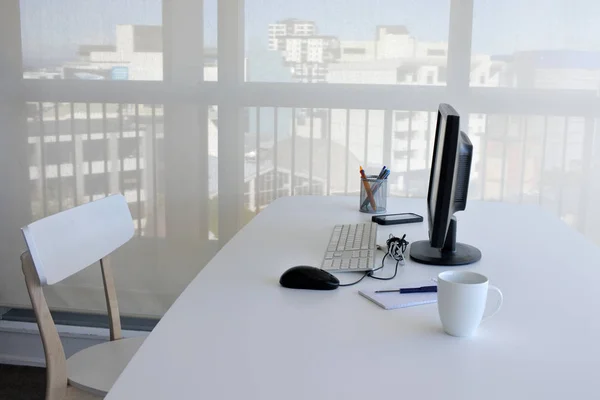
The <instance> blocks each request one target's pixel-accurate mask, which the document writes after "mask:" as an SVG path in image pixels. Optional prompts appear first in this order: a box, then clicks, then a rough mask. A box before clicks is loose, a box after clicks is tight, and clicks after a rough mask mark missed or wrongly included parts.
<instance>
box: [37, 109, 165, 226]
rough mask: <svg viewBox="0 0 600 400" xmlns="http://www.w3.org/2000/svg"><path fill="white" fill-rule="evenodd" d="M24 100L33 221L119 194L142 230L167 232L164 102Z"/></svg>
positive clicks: (136, 224)
mask: <svg viewBox="0 0 600 400" xmlns="http://www.w3.org/2000/svg"><path fill="white" fill-rule="evenodd" d="M27 106H28V117H27V128H28V129H27V133H28V146H29V179H30V182H31V185H30V188H31V194H30V196H31V197H30V199H31V211H32V214H33V219H34V220H36V219H39V218H43V217H44V216H47V215H51V214H54V213H57V212H59V211H62V210H65V209H68V208H72V207H75V206H77V205H80V204H83V203H87V202H89V201H92V200H97V199H99V198H103V197H105V196H107V195H109V194H112V193H118V192H120V193H122V194H123V195H124V196H125V198H126V199H127V202H128V203H129V207H130V210H131V214H132V217H133V219H134V224H135V226H136V231H137V234H138V235H139V236H154V237H164V236H165V222H164V220H165V202H164V190H165V183H164V166H163V165H164V161H163V157H164V156H163V153H164V151H163V147H164V145H163V139H164V134H163V122H162V121H163V117H162V114H163V113H162V106H160V105H148V104H97V103H92V104H86V103H28V104H27Z"/></svg>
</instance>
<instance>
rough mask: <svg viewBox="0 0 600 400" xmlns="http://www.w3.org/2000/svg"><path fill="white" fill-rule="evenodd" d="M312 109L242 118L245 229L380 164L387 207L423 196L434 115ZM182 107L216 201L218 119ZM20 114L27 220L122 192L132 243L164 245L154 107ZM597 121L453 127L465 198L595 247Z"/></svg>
mask: <svg viewBox="0 0 600 400" xmlns="http://www.w3.org/2000/svg"><path fill="white" fill-rule="evenodd" d="M247 100H248V99H247ZM321 105H322V104H319V106H318V107H308V108H306V107H279V106H275V107H273V106H248V107H246V108H245V112H244V113H243V124H242V125H243V130H244V168H243V170H244V176H243V189H240V191H242V190H243V197H244V199H245V200H244V202H243V206H242V207H244V208H245V210H242V215H243V218H244V221H247V220H249V219H250V218H251V217H252V216H253V215H254V214H256V213H257V212H259V211H260V210H261V209H262V208H264V207H265V206H267V205H268V204H269V203H270V202H271V201H273V200H275V199H276V198H278V197H281V196H289V195H304V194H325V195H338V194H355V193H357V192H358V190H359V179H358V166H359V165H363V166H364V167H365V168H366V169H367V170H368V171H369V170H370V171H373V172H375V171H378V170H379V169H380V168H381V166H382V165H387V166H388V167H389V168H391V170H392V175H391V177H390V185H389V187H390V195H392V196H417V197H425V196H426V192H427V182H428V179H429V172H428V168H429V165H430V159H431V156H432V149H433V139H434V134H435V132H434V130H435V122H436V113H435V108H433V107H431V108H429V107H422V109H415V108H414V107H413V108H412V109H410V110H403V109H400V110H397V109H371V108H366V109H365V108H359V109H357V108H335V107H321ZM193 108H195V109H197V110H198V111H201V110H205V112H202V113H200V115H204V117H205V118H206V122H205V126H206V127H207V129H206V130H205V131H204V132H200V131H199V132H198V135H203V134H206V135H207V138H206V140H207V142H208V144H207V146H206V148H205V150H204V152H203V153H198V158H200V159H201V164H202V165H206V166H207V168H206V170H205V171H204V173H202V174H200V177H201V179H200V181H199V182H195V183H193V184H194V185H198V186H199V187H201V188H203V189H202V190H203V191H204V192H206V193H208V199H209V200H208V202H215V201H217V200H216V199H217V198H218V196H219V187H218V181H217V180H218V165H219V154H218V140H219V124H218V109H217V108H216V107H213V106H204V105H196V106H193ZM28 110H29V113H28V118H27V124H28V143H29V148H30V153H29V154H30V156H29V171H30V180H31V208H32V214H33V216H34V218H35V219H37V218H41V217H43V216H45V215H49V214H52V213H55V212H58V211H60V210H62V209H65V208H68V207H72V206H75V205H77V204H81V203H83V202H87V201H90V200H94V199H96V198H99V197H102V196H105V195H107V194H110V193H114V192H123V193H124V194H125V196H126V198H127V199H128V202H129V203H130V207H131V211H132V215H133V216H134V219H135V221H136V222H135V223H136V229H137V233H138V235H140V236H155V237H165V236H167V235H168V234H169V232H168V231H167V228H166V226H167V224H166V219H167V218H168V216H167V212H166V211H165V210H166V208H165V203H167V202H168V201H169V198H170V196H172V195H173V194H172V193H170V192H169V189H168V186H167V183H166V179H167V178H166V173H165V170H166V171H167V173H168V170H169V162H171V163H173V162H176V160H170V161H168V160H166V159H165V154H164V147H165V146H166V145H167V141H169V140H171V141H177V140H178V139H177V137H178V135H177V132H169V130H168V128H165V127H164V124H165V121H164V110H163V105H162V104H151V105H146V104H139V103H134V104H131V103H80V102H67V103H65V102H53V103H46V102H33V103H29V107H28ZM597 117H598V116H594V115H590V114H584V115H581V116H577V115H573V113H569V114H568V115H557V114H551V115H540V114H537V113H531V114H523V113H497V112H487V113H485V112H479V111H478V112H477V113H473V114H471V115H470V116H463V118H464V121H465V123H463V126H464V128H467V129H468V133H469V135H470V138H471V140H472V141H473V144H474V148H475V154H474V160H473V167H472V173H471V186H470V193H469V194H470V198H472V199H484V200H493V201H509V202H517V203H534V204H540V205H541V206H543V207H545V208H548V209H549V210H551V211H552V212H554V213H556V214H557V215H558V216H560V217H561V218H563V219H564V220H565V221H566V222H568V223H569V224H571V225H573V226H575V227H577V228H578V229H580V230H582V231H584V232H586V233H588V234H590V235H591V236H592V237H595V238H596V239H600V229H598V228H596V225H595V224H590V223H589V221H588V220H587V210H588V207H589V205H590V204H592V202H595V201H597V200H598V197H599V194H600V191H599V190H598V187H597V185H594V183H593V182H594V181H596V180H597V179H595V178H597V176H595V174H596V170H597V168H596V167H597V166H598V165H600V156H599V154H600V152H599V151H598V150H599V149H598V147H597V143H598V138H599V135H600V129H599V128H598V119H597ZM464 128H463V129H464ZM398 132H401V133H402V134H401V135H399V134H398ZM202 140H204V139H202ZM179 171H185V166H183V168H182V166H179ZM169 177H170V178H171V179H173V178H174V177H173V176H169ZM204 203H206V200H205V199H198V204H204ZM211 204H212V203H211ZM202 207H204V206H202ZM203 210H205V212H206V213H207V214H209V219H210V221H209V223H208V224H206V225H205V226H206V228H207V230H208V232H206V233H204V234H202V235H201V237H203V238H206V240H217V239H218V232H217V230H218V229H217V226H218V224H217V223H216V222H215V221H213V220H214V219H215V218H217V213H216V212H215V210H214V209H213V207H212V206H210V205H206V207H205V208H203ZM244 221H243V222H244Z"/></svg>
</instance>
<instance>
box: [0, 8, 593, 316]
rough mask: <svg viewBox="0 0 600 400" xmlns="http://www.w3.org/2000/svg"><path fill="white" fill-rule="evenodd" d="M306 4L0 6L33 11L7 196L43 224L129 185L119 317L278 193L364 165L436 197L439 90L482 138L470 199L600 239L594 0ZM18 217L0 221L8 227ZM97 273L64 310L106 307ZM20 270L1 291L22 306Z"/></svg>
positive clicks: (21, 14)
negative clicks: (535, 214) (525, 207)
mask: <svg viewBox="0 0 600 400" xmlns="http://www.w3.org/2000/svg"><path fill="white" fill-rule="evenodd" d="M307 1H308V2H306V1H305V2H299V1H294V2H292V1H284V0H245V1H242V0H228V1H221V0H204V1H203V2H198V1H194V0H181V1H180V0H177V1H168V2H163V1H161V0H129V1H127V2H123V1H118V0H102V1H100V0H90V1H89V2H81V1H78V0H64V1H57V0H21V2H20V3H21V7H20V10H18V9H17V10H16V11H11V15H5V14H4V13H2V12H0V22H2V21H5V19H6V21H18V20H20V21H21V28H20V29H21V32H13V33H14V35H10V36H7V37H9V38H10V37H13V36H14V38H15V39H14V40H12V39H7V40H2V41H0V51H2V54H5V53H6V54H22V59H23V67H24V70H23V71H19V70H16V71H15V70H14V68H20V66H17V67H14V66H13V64H11V63H8V64H6V63H4V64H3V65H2V67H3V68H0V86H1V87H5V86H6V87H10V88H11V90H9V91H0V100H1V101H2V102H6V103H3V104H10V105H11V107H14V110H16V111H17V112H12V110H13V108H11V109H10V110H11V112H9V113H8V114H7V111H6V109H4V108H2V109H0V132H7V133H6V135H7V136H6V137H7V138H9V139H10V140H8V141H7V143H9V144H11V146H3V147H2V148H0V156H1V158H2V160H5V162H6V163H7V165H11V166H12V167H11V168H10V169H9V170H7V171H6V173H7V174H8V175H3V176H8V177H9V178H10V182H9V183H10V184H11V185H13V186H15V185H16V186H18V187H19V188H21V189H22V190H19V191H17V192H15V194H14V196H11V198H13V197H14V199H15V201H14V202H13V203H11V204H10V205H8V206H6V205H4V204H3V205H2V207H10V210H11V213H12V212H13V211H14V214H15V215H25V216H27V217H28V218H30V220H34V219H38V218H42V217H44V216H48V215H51V214H52V213H55V212H58V211H60V210H63V209H65V208H68V207H71V206H74V205H78V204H82V203H84V202H87V201H91V200H93V199H97V198H102V197H104V196H106V195H109V194H111V193H116V192H122V193H126V195H127V198H128V199H129V201H130V202H129V206H130V209H131V212H132V215H133V216H134V218H135V226H136V227H137V228H136V235H135V237H134V238H133V239H132V242H131V249H132V250H127V251H124V252H122V253H119V254H118V255H117V259H116V260H115V263H116V264H122V265H126V266H127V269H123V270H122V273H123V275H124V279H123V280H119V282H121V284H122V286H120V287H119V291H120V292H123V294H124V296H121V299H123V301H122V309H123V313H124V314H125V315H127V314H144V315H157V316H160V315H161V314H162V313H163V312H164V311H165V310H166V309H167V308H168V307H169V306H170V304H171V303H172V301H173V300H174V299H175V298H176V297H177V295H178V294H179V292H180V291H181V290H183V288H185V287H186V286H187V284H188V283H189V281H190V279H191V278H192V277H193V276H194V275H195V274H196V273H197V272H198V271H200V269H201V268H202V267H203V265H205V263H207V262H208V261H209V260H210V258H211V257H213V256H214V254H215V253H216V252H217V251H218V249H219V248H220V247H221V246H222V245H223V244H224V243H226V242H227V241H228V240H229V239H230V238H231V237H233V235H235V233H236V232H237V231H238V230H239V229H240V228H241V226H242V225H243V224H244V223H246V222H248V221H250V220H251V219H252V218H253V217H254V216H256V215H257V213H260V212H261V210H262V209H264V208H265V207H267V206H268V204H270V203H271V202H272V201H274V200H275V199H277V198H279V197H281V196H291V195H302V194H312V195H318V194H324V195H336V194H343V195H353V194H355V193H357V192H358V191H359V190H360V186H359V183H360V181H359V180H358V179H356V178H357V168H358V166H359V165H362V166H363V167H364V168H365V169H366V170H367V172H368V173H371V171H372V172H373V173H377V172H378V171H379V170H380V169H381V167H382V166H383V165H386V166H388V167H390V169H391V170H392V172H393V174H394V175H393V178H392V179H390V183H389V191H390V195H401V196H418V197H425V196H426V194H427V189H428V185H427V183H428V179H429V168H430V165H431V157H432V152H433V141H434V137H435V125H436V119H437V104H438V103H439V102H440V101H442V100H443V101H447V102H449V103H451V104H455V105H457V107H458V106H459V112H460V113H461V129H462V130H463V131H465V132H466V133H467V134H468V135H469V138H470V139H471V141H472V143H473V147H474V159H473V164H472V170H471V186H470V190H469V195H470V197H471V198H473V199H486V200H487V199H489V200H498V201H508V202H517V203H531V204H537V205H540V206H541V207H544V208H546V209H548V210H549V211H550V212H551V213H554V214H555V215H556V216H558V217H560V218H563V219H565V220H566V221H568V223H569V224H571V225H572V226H573V227H575V228H577V229H579V230H580V231H581V232H582V233H583V234H585V235H586V236H587V237H589V238H590V239H591V240H593V241H596V242H600V228H599V227H600V214H598V213H597V212H596V211H595V208H594V207H593V205H594V204H596V203H598V202H599V201H600V195H599V193H600V190H598V189H599V187H598V184H596V182H600V172H599V171H600V145H599V143H600V140H598V138H599V137H600V103H599V102H598V96H597V93H598V88H599V87H600V73H599V71H600V67H599V64H598V62H597V61H598V60H597V58H598V57H597V53H598V52H600V48H599V47H598V42H597V40H595V38H598V37H600V32H599V31H598V29H599V28H598V24H597V23H596V21H595V19H594V17H595V16H597V15H599V14H600V6H599V5H597V4H596V3H595V2H591V1H590V2H584V3H581V2H579V3H578V2H567V1H566V0H557V1H554V2H551V3H548V2H544V1H542V0H531V1H528V2H518V1H516V0H508V1H507V2H503V3H502V4H501V5H500V4H498V2H493V1H490V0H475V1H474V2H468V1H448V0H432V1H430V2H427V4H425V3H424V2H418V1H412V2H399V1H397V0H379V1H377V2H369V1H367V0H346V1H342V0H331V1H325V2H323V1H316V0H307ZM471 3H474V5H473V9H472V10H471V9H469V7H470V5H471ZM0 7H2V6H0ZM450 7H455V9H454V10H452V11H453V12H450ZM4 10H5V8H2V11H4ZM242 10H243V12H242ZM532 10H535V11H536V12H532ZM540 10H541V11H540ZM163 11H166V13H164V15H163ZM219 12H220V13H221V14H219ZM240 13H241V15H240ZM470 15H473V20H472V21H465V20H462V18H465V16H470ZM240 19H244V28H243V29H244V30H243V32H238V31H237V29H238V28H239V24H238V22H239V20H240ZM470 23H472V24H473V26H472V37H465V35H468V34H469V32H471V30H470V29H464V27H465V26H466V25H468V24H470ZM465 24H466V25H465ZM13 25H15V24H11V23H5V24H3V26H4V27H6V29H11V27H12V26H13ZM217 26H221V27H222V28H223V29H220V31H219V30H218V29H217ZM499 27H500V28H501V29H500V28H499ZM12 29H14V28H12ZM499 31H502V33H503V34H502V35H497V32H499ZM219 34H221V35H222V36H221V37H219ZM19 35H20V36H21V39H22V40H21V42H19V41H18V40H17V38H19ZM189 38H197V39H195V40H188V39H189ZM20 46H21V47H20ZM448 55H450V56H451V57H450V58H448ZM222 57H225V59H227V64H226V65H221V66H220V67H221V70H219V65H218V64H219V60H221V59H222ZM15 64H16V63H15ZM11 68H13V69H11ZM21 72H22V74H23V76H24V77H25V78H26V79H28V80H27V81H26V82H25V84H22V82H14V76H18V75H19V73H21ZM219 72H220V73H221V77H220V78H221V81H220V80H219V79H218V78H219V76H218V74H219ZM202 75H203V76H204V80H202ZM467 77H468V78H467ZM45 79H57V81H56V82H45V81H43V80H45ZM92 79H94V80H96V82H90V80H92ZM106 80H112V82H105V81H106ZM132 80H137V81H138V82H127V81H132ZM157 81H161V82H157ZM244 81H247V82H251V83H252V84H251V85H242V84H241V83H242V82H244ZM289 83H303V84H311V85H312V86H311V87H310V88H308V87H304V86H306V85H304V86H303V85H290V84H289ZM470 85H472V86H473V87H472V88H470V87H469V86H470ZM13 87H14V89H13ZM506 88H510V90H506ZM7 121H8V122H7ZM15 127H16V128H15ZM19 127H23V131H22V132H21V131H20V130H19V129H20V128H19ZM10 135H13V136H10ZM12 144H14V146H13V145H12ZM21 144H22V145H21ZM219 172H220V173H219ZM5 184H6V183H5ZM232 199H239V204H238V202H237V200H236V201H233V200H232ZM9 222H10V221H9ZM19 228H20V226H16V225H14V226H10V224H8V225H6V226H5V225H2V224H0V229H3V230H5V231H3V232H4V233H6V235H5V236H6V237H13V236H14V235H13V233H14V232H16V231H17V230H18V229H19ZM11 232H12V233H11ZM174 243H177V246H179V247H177V246H175V247H173V246H174V245H173V244H174ZM21 244H22V243H21ZM19 245H20V244H19ZM18 247H19V246H17V245H12V244H11V242H8V241H6V242H0V254H7V255H8V256H9V257H12V259H18V254H16V253H14V251H15V249H17V248H18ZM165 259H168V260H173V262H172V263H171V264H169V269H168V271H167V270H165V265H164V263H163V262H162V261H163V260H165ZM188 266H193V268H188ZM167 273H168V275H169V278H168V280H169V284H168V285H165V274H167ZM140 276H141V277H143V279H136V277H140ZM13 278H14V277H13V276H12V275H7V276H5V275H4V274H3V273H2V271H1V270H0V280H4V279H6V280H7V282H8V281H10V279H13ZM78 279H79V278H78ZM95 283H98V282H91V281H88V278H87V277H81V279H80V280H74V281H68V282H65V283H64V287H61V303H60V304H57V303H54V304H51V306H52V307H57V306H59V307H61V308H66V309H76V308H78V307H80V306H81V304H83V303H82V301H81V296H85V298H86V303H85V304H86V305H85V307H86V308H89V309H90V310H93V311H97V312H101V311H103V310H104V303H103V293H102V291H101V287H100V288H95V287H94V284H95ZM20 285H21V283H19V285H17V283H15V284H14V285H13V284H12V283H11V282H8V283H7V284H6V285H4V288H6V289H7V290H0V304H8V303H10V304H20V303H19V301H21V303H22V306H24V307H27V306H28V304H27V303H26V302H23V301H22V299H23V298H22V293H18V292H17V289H14V290H13V289H12V287H15V288H17V287H20ZM63 292H64V296H63V294H62V293H63ZM82 293H83V295H82ZM119 294H121V293H119ZM88 300H89V302H88Z"/></svg>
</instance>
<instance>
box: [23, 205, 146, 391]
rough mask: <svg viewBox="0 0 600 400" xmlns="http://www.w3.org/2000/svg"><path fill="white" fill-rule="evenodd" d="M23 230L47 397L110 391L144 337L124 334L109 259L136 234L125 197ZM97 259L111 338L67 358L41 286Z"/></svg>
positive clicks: (25, 265) (27, 277)
mask: <svg viewBox="0 0 600 400" xmlns="http://www.w3.org/2000/svg"><path fill="white" fill-rule="evenodd" d="M22 231H23V236H24V237H25V241H26V242H27V247H28V248H29V250H28V251H26V252H24V253H23V254H22V255H21V263H22V267H23V274H24V275H25V283H26V285H27V290H28V291H29V297H30V298H31V304H32V306H33V310H34V312H35V316H36V319H37V324H38V327H39V330H40V335H41V338H42V342H43V345H44V353H45V356H46V400H59V399H61V400H62V399H65V398H68V399H74V398H91V397H90V395H89V394H92V395H94V398H97V397H95V396H104V395H106V393H107V392H108V391H109V390H110V388H111V387H112V385H113V383H114V382H115V380H116V379H117V378H118V377H119V375H120V374H121V372H122V371H123V369H124V368H125V366H126V365H127V363H128V362H129V360H130V359H131V357H132V356H133V355H134V354H135V353H136V351H137V349H138V348H139V346H140V345H141V344H142V342H143V338H137V337H136V338H130V339H123V338H122V336H121V321H120V318H119V308H118V305H117V297H116V291H115V285H114V279H113V274H112V269H111V268H110V265H109V262H108V258H107V256H108V255H109V254H110V253H112V252H113V251H114V250H116V249H118V248H119V247H120V246H122V245H123V244H124V243H126V242H127V241H128V240H129V239H131V237H132V236H133V234H134V227H133V221H132V219H131V213H130V212H129V208H128V206H127V202H126V201H125V198H124V197H123V196H122V195H120V194H119V195H113V196H109V197H106V198H103V199H101V200H98V201H94V202H92V203H87V204H84V205H81V206H79V207H75V208H72V209H70V210H67V211H63V212H60V213H58V214H54V215H52V216H49V217H47V218H44V219H41V220H39V221H36V222H34V223H32V224H30V225H27V226H26V227H24V228H22ZM98 261H99V262H100V267H101V269H102V278H103V281H104V294H105V297H106V304H107V308H108V318H109V327H110V341H108V342H105V343H102V344H99V345H95V346H92V347H89V348H86V349H84V350H82V351H80V352H78V353H76V354H74V355H73V356H71V357H69V359H66V356H65V352H64V349H63V346H62V343H61V341H60V338H59V336H58V331H57V330H56V325H55V324H54V320H53V319H52V316H51V315H50V311H49V309H48V304H47V303H46V298H45V297H44V292H43V290H42V287H43V286H46V285H53V284H55V283H58V282H60V281H62V280H63V279H65V278H68V277H69V276H71V275H73V274H75V273H76V272H79V271H81V270H82V269H84V268H86V267H88V266H90V265H91V264H94V263H96V262H98ZM75 388H76V389H75ZM77 389H81V390H83V391H85V392H87V393H81V391H80V390H77ZM76 392H79V393H80V394H81V396H80V395H77V394H76ZM88 393H89V394H88ZM78 396H79V397H78Z"/></svg>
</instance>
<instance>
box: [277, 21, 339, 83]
mask: <svg viewBox="0 0 600 400" xmlns="http://www.w3.org/2000/svg"><path fill="white" fill-rule="evenodd" d="M268 48H269V50H271V51H278V52H280V54H281V56H282V59H283V62H284V63H285V65H287V66H288V67H289V68H290V71H291V73H292V79H293V80H294V81H297V82H320V83H323V82H325V77H326V75H327V67H328V65H329V64H330V63H333V62H336V61H337V60H338V59H339V58H340V43H339V40H338V38H336V37H334V36H324V35H318V34H317V28H316V25H315V23H314V22H312V21H301V20H295V19H288V20H283V21H279V22H277V23H274V24H270V25H269V44H268Z"/></svg>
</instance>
